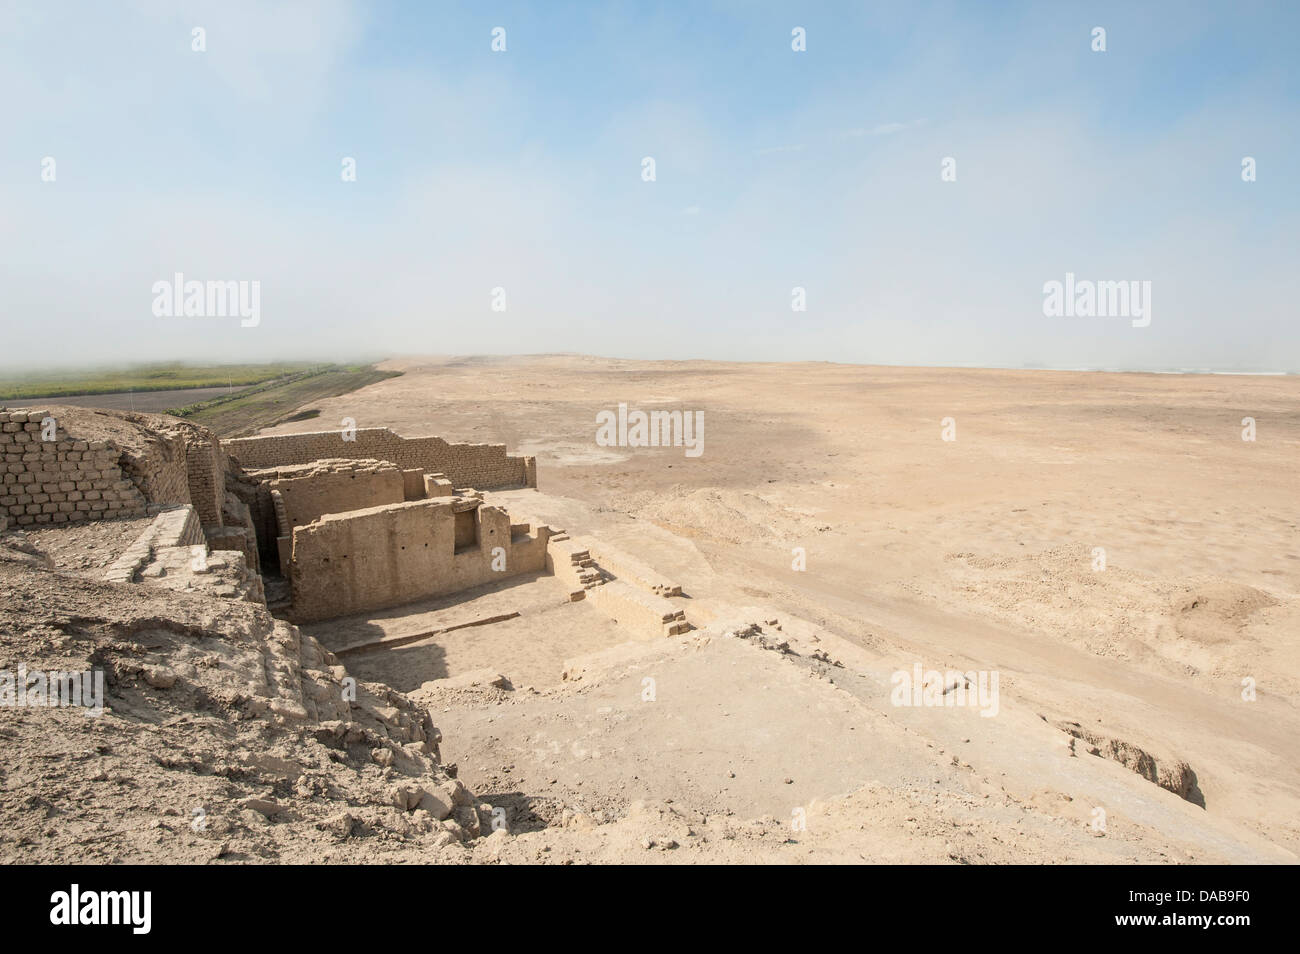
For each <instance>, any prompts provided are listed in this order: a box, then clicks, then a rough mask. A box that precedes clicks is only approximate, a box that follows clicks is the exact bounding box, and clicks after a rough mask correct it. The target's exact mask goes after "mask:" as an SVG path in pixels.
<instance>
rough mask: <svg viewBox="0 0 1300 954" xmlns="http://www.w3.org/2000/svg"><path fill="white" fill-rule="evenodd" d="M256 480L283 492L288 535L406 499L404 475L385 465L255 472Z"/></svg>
mask: <svg viewBox="0 0 1300 954" xmlns="http://www.w3.org/2000/svg"><path fill="white" fill-rule="evenodd" d="M271 474H275V475H276V476H273V477H272V476H271ZM252 476H258V477H262V478H263V479H266V478H268V477H269V478H270V479H267V480H266V486H267V487H268V488H269V489H270V490H271V491H272V492H275V491H278V492H279V495H280V500H281V502H282V504H283V506H284V515H285V519H286V520H287V522H288V532H292V528H293V527H301V526H303V525H305V524H308V523H311V522H312V521H313V520H315V519H317V518H318V517H321V516H323V515H324V514H327V513H346V512H347V511H349V510H365V509H367V508H369V507H380V506H383V505H384V504H391V503H401V502H402V501H404V500H405V499H406V492H405V483H406V482H405V479H404V476H403V474H402V472H401V471H400V470H398V469H397V468H396V467H395V466H393V465H392V464H390V463H387V462H385V461H377V460H370V461H359V460H358V461H350V460H339V461H321V462H320V465H319V466H311V465H308V466H304V467H285V468H280V469H278V470H275V471H271V472H268V471H254V472H253V474H252ZM280 529H281V530H282V531H283V530H284V528H280Z"/></svg>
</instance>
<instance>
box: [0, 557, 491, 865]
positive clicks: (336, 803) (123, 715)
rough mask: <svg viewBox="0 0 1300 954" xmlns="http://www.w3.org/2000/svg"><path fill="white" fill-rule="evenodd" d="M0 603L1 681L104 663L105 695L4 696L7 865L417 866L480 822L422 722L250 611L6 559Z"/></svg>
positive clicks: (396, 696) (2, 804) (2, 802)
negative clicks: (53, 699)
mask: <svg viewBox="0 0 1300 954" xmlns="http://www.w3.org/2000/svg"><path fill="white" fill-rule="evenodd" d="M0 601H2V602H3V604H4V605H5V607H6V613H5V614H4V616H3V618H0V673H8V674H19V673H21V672H22V670H26V675H27V676H28V678H29V679H30V678H33V677H32V674H35V673H37V672H41V673H46V672H68V673H81V672H92V673H93V672H99V673H102V696H101V701H102V704H103V710H102V714H99V715H94V714H92V710H88V709H87V708H85V707H80V708H79V707H74V706H66V707H49V706H39V705H33V704H31V702H30V700H29V703H28V704H27V705H21V704H20V705H14V704H13V701H12V700H9V704H7V705H5V706H4V707H0V737H2V738H3V740H4V751H5V757H4V759H3V761H0V783H2V788H0V815H3V817H4V818H6V819H7V824H6V826H5V827H4V830H3V832H0V858H3V860H5V861H7V862H25V863H45V862H53V861H67V860H69V859H76V860H81V861H102V862H146V863H147V862H162V861H167V862H202V861H208V860H215V859H222V860H235V861H238V860H279V861H307V860H319V859H323V858H329V857H331V856H332V855H333V854H334V853H335V851H336V850H339V849H342V850H343V851H344V852H345V853H346V856H347V858H348V859H349V860H353V861H359V860H364V859H366V858H375V857H381V856H382V857H388V856H391V855H396V856H399V857H403V858H421V859H428V858H430V857H432V856H433V853H435V852H437V851H439V850H442V849H448V850H450V851H452V852H453V853H455V852H459V851H461V848H460V843H461V841H462V840H463V839H466V838H469V837H470V836H471V835H476V834H478V833H480V831H481V830H482V822H483V817H482V816H480V814H479V811H478V808H477V807H476V805H475V803H474V800H473V798H472V797H471V796H470V794H469V793H468V792H467V791H466V790H465V788H464V786H463V785H461V784H460V783H459V782H457V781H456V780H455V779H454V778H452V777H450V775H449V774H448V772H447V771H446V770H445V769H444V768H443V767H442V766H441V764H440V761H439V751H438V741H439V739H440V734H439V732H438V730H437V729H436V728H435V727H434V725H433V723H432V721H431V718H430V716H429V713H428V712H427V711H426V710H423V709H421V708H419V707H418V706H416V705H415V704H414V703H412V702H411V701H410V700H408V699H407V698H406V697H405V696H403V695H401V694H400V693H397V692H393V691H392V690H390V689H388V688H387V687H384V686H381V685H379V684H355V683H354V682H353V681H352V680H351V678H350V677H349V676H348V674H347V671H346V670H345V669H344V668H343V667H342V666H340V665H338V664H337V661H336V660H335V659H334V657H333V656H331V655H330V654H329V653H328V652H326V651H325V650H324V649H322V648H321V646H320V645H319V644H318V643H317V642H316V641H315V640H313V639H311V638H309V637H304V636H301V635H300V634H299V632H298V630H297V629H296V628H295V627H292V626H289V625H287V624H285V623H282V622H279V621H277V620H275V619H273V618H272V617H271V616H270V615H269V614H268V613H267V612H266V610H265V609H264V608H262V607H260V606H256V605H252V604H247V603H236V602H231V601H225V600H217V599H212V598H203V597H194V596H188V595H184V594H167V595H166V596H161V595H158V594H154V593H151V592H150V591H148V590H147V589H145V588H143V587H138V586H136V587H131V586H116V585H113V584H104V583H96V582H91V581H87V580H79V579H73V578H69V577H63V576H58V575H55V574H52V573H49V572H45V571H42V570H39V569H33V568H30V567H28V566H25V565H23V564H14V563H4V564H0ZM11 679H12V677H11ZM8 685H9V688H10V689H11V690H12V689H13V688H14V687H15V685H16V682H14V681H10V682H9V683H8ZM35 685H37V683H33V686H35ZM3 689H4V685H3V684H2V683H0V692H2V691H3ZM36 698H39V697H36ZM452 846H454V847H452Z"/></svg>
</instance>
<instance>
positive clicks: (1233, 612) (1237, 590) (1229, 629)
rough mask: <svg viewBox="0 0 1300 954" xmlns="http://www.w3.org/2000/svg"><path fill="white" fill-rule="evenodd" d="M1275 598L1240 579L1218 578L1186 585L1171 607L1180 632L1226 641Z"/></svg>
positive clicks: (1205, 639)
mask: <svg viewBox="0 0 1300 954" xmlns="http://www.w3.org/2000/svg"><path fill="white" fill-rule="evenodd" d="M1277 602H1278V601H1277V600H1276V599H1274V598H1273V597H1272V596H1270V595H1269V594H1267V593H1265V592H1264V591H1263V590H1257V589H1255V588H1254V587H1253V586H1246V585H1244V584H1242V583H1229V582H1226V581H1218V582H1212V583H1201V584H1198V585H1196V586H1190V587H1187V588H1186V589H1185V590H1184V591H1182V592H1181V593H1179V594H1178V595H1177V596H1176V597H1175V598H1174V600H1173V604H1172V607H1171V610H1170V613H1171V616H1172V618H1173V624H1174V628H1175V629H1176V630H1177V631H1178V635H1179V636H1183V637H1187V638H1189V639H1194V640H1197V641H1198V642H1202V643H1221V642H1227V641H1228V640H1229V639H1231V638H1232V637H1233V636H1235V635H1236V633H1237V631H1238V630H1240V629H1241V628H1242V627H1244V626H1245V625H1246V624H1247V623H1248V622H1249V621H1250V617H1251V616H1252V615H1254V614H1255V613H1257V612H1258V611H1260V610H1262V609H1264V608H1265V607H1268V606H1276V605H1277Z"/></svg>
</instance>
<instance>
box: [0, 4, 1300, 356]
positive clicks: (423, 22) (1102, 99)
mask: <svg viewBox="0 0 1300 954" xmlns="http://www.w3.org/2000/svg"><path fill="white" fill-rule="evenodd" d="M1135 6H1137V5H1134V4H1128V3H1121V4H1097V3H1078V4H1071V3H1045V2H1044V3H1026V4H1020V3H1007V4H984V3H981V4H974V3H966V4H956V3H940V4H927V3H905V4H898V3H879V4H876V3H852V4H849V3H822V4H808V3H790V4H784V3H764V2H753V3H741V2H715V3H710V2H697V3H684V2H683V3H673V4H668V3H665V4H649V3H609V4H596V3H570V4H566V3H545V4H543V3H535V4H523V3H520V4H493V3H434V2H429V3H372V4H353V3H348V2H343V0H320V2H311V3H300V4H272V3H245V2H239V0H235V2H221V3H194V4H189V3H183V2H182V3H177V2H163V0H150V2H123V3H117V4H98V3H96V4H91V3H84V4H83V3H61V2H56V0H51V2H43V3H35V2H32V3H26V2H11V3H5V4H2V5H0V82H2V83H3V88H4V89H5V90H6V94H5V96H4V98H3V101H0V128H3V138H2V139H0V142H3V147H2V148H0V223H2V224H3V230H2V231H0V322H2V323H3V324H4V326H5V331H6V334H5V339H4V340H5V341H6V343H7V344H8V345H9V346H10V347H9V349H8V352H9V353H7V354H3V355H0V365H6V366H17V367H25V368H35V369H39V368H40V367H44V366H51V365H55V364H64V363H70V362H81V361H90V360H103V361H147V360H157V359H166V358H176V357H184V358H203V359H213V358H220V359H226V358H230V359H239V360H258V359H268V360H270V359H279V358H290V357H306V358H325V357H345V356H368V355H376V354H384V353H414V354H428V353H459V354H463V353H531V352H543V351H580V352H586V353H594V354H604V355H615V356H623V357H640V358H718V359H736V360H838V361H853V362H862V363H893V364H963V365H992V366H1013V367H1014V366H1019V365H1021V364H1025V363H1036V364H1043V365H1047V366H1053V367H1152V368H1165V367H1196V368H1204V367H1220V368H1251V369H1277V370H1281V369H1288V370H1300V322H1298V321H1297V317H1298V316H1297V314H1296V308H1295V303H1296V302H1297V301H1298V300H1300V277H1297V276H1298V275H1300V269H1297V268H1296V262H1297V261H1298V260H1300V255H1298V254H1297V253H1298V252H1300V238H1297V235H1298V230H1297V225H1300V189H1298V188H1297V182H1298V181H1300V180H1298V178H1297V176H1298V174H1300V168H1298V164H1297V147H1300V142H1298V139H1300V133H1298V132H1297V122H1296V120H1297V118H1298V117H1300V110H1298V109H1297V103H1298V101H1300V67H1297V62H1298V61H1300V57H1297V55H1296V48H1295V47H1296V40H1295V37H1296V35H1297V28H1298V27H1300V6H1298V5H1296V4H1286V3H1282V4H1249V3H1194V2H1192V3H1188V2H1181V3H1169V4H1143V5H1141V9H1133V7H1135ZM498 26H500V27H504V28H505V30H506V45H507V49H506V51H505V52H502V53H494V52H493V51H492V50H491V48H490V44H491V31H492V29H493V28H494V27H498ZM1096 26H1101V27H1104V28H1105V29H1106V31H1107V36H1106V40H1107V50H1106V52H1104V53H1097V52H1093V51H1092V49H1091V46H1090V44H1091V31H1092V29H1093V28H1094V27H1096ZM194 27H202V28H203V29H204V30H205V31H206V43H207V49H206V51H205V52H202V53H198V52H194V51H193V50H192V49H191V30H192V29H193V28H194ZM794 27H803V28H804V29H805V30H806V34H807V50H806V52H795V51H793V50H792V49H791V30H792V29H793V28H794ZM47 156H50V157H54V159H55V160H56V163H57V178H56V180H55V181H54V182H43V181H41V161H42V159H43V158H44V157H47ZM344 156H351V157H354V158H355V159H356V161H357V181H356V182H346V183H345V182H342V181H341V180H340V175H339V172H340V165H341V160H342V158H343V157H344ZM645 156H652V157H654V159H655V162H656V173H657V179H656V181H654V182H645V181H643V180H642V178H641V161H642V158H643V157H645ZM949 156H950V157H953V158H955V159H956V162H957V181H955V182H943V181H941V179H940V175H939V171H940V162H941V160H942V159H943V158H944V157H949ZM1244 156H1253V157H1255V159H1256V160H1257V163H1258V180H1257V181H1255V182H1251V183H1245V182H1243V181H1242V180H1241V175H1240V168H1241V160H1242V157H1244ZM177 271H180V272H183V273H184V274H185V275H186V277H187V278H194V279H200V280H207V279H212V280H248V281H253V280H256V281H259V282H260V283H261V320H260V323H259V324H258V325H257V326H256V327H249V328H241V327H240V323H239V321H238V319H231V318H188V319H186V318H180V319H177V318H158V317H155V316H154V315H153V313H152V311H151V308H150V305H151V302H152V297H153V296H152V292H151V287H152V285H153V283H154V282H156V281H158V280H160V279H170V277H171V276H172V274H173V273H175V272H177ZM1067 271H1068V272H1073V273H1075V274H1076V275H1078V276H1079V277H1080V278H1089V279H1096V280H1146V281H1150V282H1151V283H1152V289H1153V291H1152V321H1151V324H1150V325H1149V326H1148V327H1145V328H1134V327H1132V326H1131V324H1130V323H1129V322H1128V321H1116V320H1106V319H1086V318H1073V319H1062V318H1048V317H1045V316H1044V315H1043V310H1042V302H1043V292H1042V288H1043V284H1044V283H1045V282H1047V281H1051V280H1059V279H1062V278H1063V276H1064V274H1065V273H1066V272H1067ZM795 286H800V287H803V288H805V289H806V294H807V311H804V312H794V311H792V310H791V307H790V303H791V289H792V288H793V287H795ZM495 287H503V288H505V289H506V301H507V308H506V311H504V312H494V311H492V310H491V308H490V304H491V290H492V289H493V288H495ZM15 330H17V331H21V332H23V333H22V334H20V335H19V334H13V333H10V332H12V331H15Z"/></svg>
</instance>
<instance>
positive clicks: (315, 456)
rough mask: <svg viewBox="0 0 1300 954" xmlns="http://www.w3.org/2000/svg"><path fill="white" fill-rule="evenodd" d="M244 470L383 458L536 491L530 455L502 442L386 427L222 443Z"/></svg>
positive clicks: (459, 478)
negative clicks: (405, 433)
mask: <svg viewBox="0 0 1300 954" xmlns="http://www.w3.org/2000/svg"><path fill="white" fill-rule="evenodd" d="M225 447H226V449H227V451H228V452H229V453H230V454H231V455H232V456H234V457H235V458H236V459H237V460H238V461H239V463H240V464H241V465H242V466H243V467H244V468H246V469H260V468H267V467H281V466H285V465H289V464H309V463H311V462H312V461H317V460H327V459H331V458H348V459H354V460H355V459H372V460H386V461H390V462H392V463H394V464H396V465H397V466H398V468H399V469H402V470H413V469H417V468H418V469H420V470H422V471H423V472H424V473H426V474H432V473H441V474H446V475H447V477H449V478H450V479H451V480H452V482H453V483H455V485H456V486H457V487H474V488H475V489H478V490H500V489H503V488H507V487H536V486H537V470H536V465H535V462H534V459H533V458H531V457H511V456H510V455H508V454H507V453H506V446H505V445H504V444H453V443H450V442H448V441H445V440H443V439H442V438H440V437H410V438H404V437H401V436H399V435H397V434H394V433H393V432H392V431H390V430H389V429H388V428H386V427H367V428H361V429H359V430H356V431H348V432H345V431H316V432H312V433H308V434H275V435H271V436H268V437H241V438H237V439H235V440H229V441H226V442H225Z"/></svg>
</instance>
